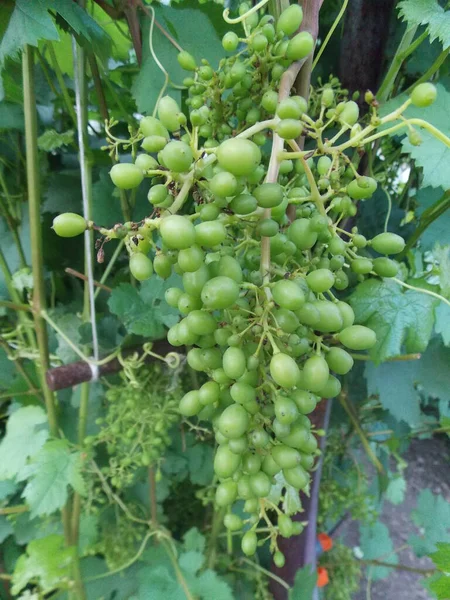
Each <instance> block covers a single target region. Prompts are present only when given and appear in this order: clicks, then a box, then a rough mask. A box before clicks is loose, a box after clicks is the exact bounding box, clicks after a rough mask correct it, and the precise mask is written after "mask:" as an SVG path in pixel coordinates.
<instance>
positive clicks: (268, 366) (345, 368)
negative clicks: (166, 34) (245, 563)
mask: <svg viewBox="0 0 450 600" xmlns="http://www.w3.org/2000/svg"><path fill="white" fill-rule="evenodd" d="M245 10H247V8H246V7H245V6H244V8H242V7H241V11H243V12H245ZM244 16H245V15H244ZM301 21H302V10H301V7H300V6H298V5H291V6H290V7H289V8H287V9H286V10H285V11H284V12H283V13H282V14H281V16H280V18H279V19H278V21H277V22H276V23H275V22H274V20H273V18H272V17H270V16H269V15H266V16H263V17H262V18H261V19H259V18H258V17H257V15H256V14H255V13H253V14H251V15H249V16H248V18H246V19H244V24H245V33H246V35H245V37H244V38H239V37H238V36H237V35H236V34H235V33H234V32H229V33H227V34H226V35H225V36H224V38H223V46H224V49H225V50H226V51H227V52H230V53H234V54H231V55H230V56H228V57H227V58H224V59H223V60H222V61H221V62H220V64H219V68H218V69H217V70H214V69H213V68H212V66H211V65H210V64H209V63H208V61H206V60H203V61H202V62H201V65H198V64H197V63H196V61H195V59H194V58H193V57H192V56H191V55H190V54H189V53H187V52H186V51H183V52H181V53H180V55H179V57H178V58H179V62H180V64H181V65H182V66H183V67H184V68H185V69H186V70H187V71H189V72H190V76H189V77H187V78H186V79H185V81H184V84H185V85H186V87H187V90H188V91H187V95H188V97H187V100H186V104H187V106H188V109H189V115H188V117H186V115H185V114H184V113H183V112H182V111H181V110H180V107H179V106H178V104H177V102H176V101H175V100H174V99H172V98H171V97H169V96H164V97H162V98H161V99H160V101H159V103H158V106H157V117H154V116H146V117H143V118H142V120H141V121H140V126H139V133H138V134H136V136H134V138H133V139H132V140H131V142H130V146H131V148H132V153H133V160H134V162H133V163H118V164H116V165H115V166H114V167H113V168H112V169H111V178H112V180H113V182H114V184H115V185H116V186H117V187H119V188H121V189H124V190H127V189H133V188H136V187H137V186H139V185H140V184H141V182H142V181H143V179H144V177H147V178H150V179H151V187H150V190H149V192H148V199H149V202H150V204H151V205H152V207H153V212H152V214H151V215H150V216H149V217H148V218H146V219H144V220H143V221H142V222H141V223H132V222H129V223H125V224H123V225H117V226H115V227H114V228H112V229H106V228H98V229H99V231H100V233H101V234H102V235H104V236H106V239H107V240H110V239H118V238H120V239H123V238H125V239H126V243H127V249H128V252H129V254H130V271H131V273H132V275H133V276H134V277H135V278H136V279H137V280H140V281H143V280H146V279H148V278H149V277H151V276H152V274H153V273H156V274H157V275H158V276H159V277H162V278H163V279H166V278H168V277H169V276H170V275H171V273H172V272H176V273H178V274H179V275H181V282H182V283H181V286H180V287H171V288H169V289H168V290H167V292H166V296H165V299H166V301H167V303H168V304H169V305H170V306H171V307H174V308H177V309H178V311H179V312H180V315H181V320H180V321H179V322H178V323H177V324H175V325H174V326H173V327H171V328H170V329H169V331H168V335H167V338H168V341H169V342H170V343H171V344H172V345H173V346H176V347H186V348H187V349H188V350H187V361H188V363H189V365H190V367H191V368H192V369H194V370H195V371H199V372H200V373H202V374H203V376H204V379H205V381H204V383H203V384H202V385H201V387H200V388H199V389H192V390H190V391H188V392H187V393H186V394H185V395H184V396H183V398H182V399H181V401H180V404H179V411H180V413H181V415H183V416H184V417H185V418H187V419H192V418H194V417H196V418H198V419H200V420H206V421H210V422H211V423H212V427H213V430H214V433H215V439H216V442H217V449H216V452H215V458H214V471H215V474H216V478H217V482H218V483H217V489H216V496H215V502H216V504H217V506H218V507H221V508H223V509H226V511H227V512H226V515H225V517H224V524H225V527H226V528H228V529H229V530H231V531H239V530H241V529H243V528H244V527H245V529H246V532H245V533H244V534H243V537H242V550H243V552H244V553H245V554H246V555H252V554H253V553H254V552H255V551H256V549H257V546H258V544H261V543H263V542H264V541H265V540H266V539H270V547H271V551H272V552H273V553H274V560H275V562H276V564H278V565H279V566H282V565H283V564H284V557H283V555H282V554H281V552H280V551H279V550H278V545H277V536H278V534H280V535H281V536H283V537H289V536H290V535H293V534H298V533H299V532H300V531H301V529H302V525H301V523H299V522H294V521H293V520H292V519H291V515H289V514H285V513H284V512H283V511H282V510H281V509H280V508H279V506H277V505H276V504H275V503H274V502H272V501H271V500H270V498H269V496H270V492H271V489H272V485H273V483H274V482H275V481H276V482H277V483H278V484H280V485H282V487H283V488H284V489H285V490H290V489H292V488H294V489H295V490H304V491H307V490H308V486H309V481H310V475H309V472H310V470H311V469H312V468H313V466H314V462H315V458H316V456H317V455H318V443H317V439H316V437H315V435H314V431H313V430H312V426H311V421H310V419H309V418H308V415H309V414H310V413H311V412H312V411H313V410H314V409H315V407H316V405H317V403H318V402H319V401H320V399H321V398H333V397H335V396H336V395H338V394H339V393H340V390H341V383H340V380H339V376H342V375H345V374H346V373H348V372H349V371H350V369H351V368H352V366H353V357H352V351H353V350H356V351H364V350H368V349H370V348H371V347H373V346H374V344H375V343H376V336H375V333H374V332H373V331H372V330H371V329H369V328H368V327H364V326H361V325H358V324H355V322H354V321H355V315H354V312H353V310H352V307H351V306H350V304H349V303H348V302H346V301H345V300H342V299H341V297H342V292H343V291H345V290H346V289H347V288H349V286H351V285H353V284H354V283H356V282H359V281H362V280H364V279H365V278H367V277H394V276H395V275H396V274H397V271H398V263H397V262H396V261H395V260H393V259H392V258H390V256H391V255H395V254H397V253H399V252H401V251H402V250H403V249H404V246H405V242H404V240H403V238H402V237H400V236H399V235H396V234H394V233H389V232H384V233H380V234H379V235H377V236H375V237H374V238H373V239H371V240H368V239H366V238H365V237H364V236H363V235H362V234H361V233H359V232H358V230H357V228H355V227H354V228H351V229H350V230H349V227H346V222H347V221H348V219H351V218H352V217H353V216H354V215H355V214H356V212H357V205H358V202H362V201H366V200H367V199H369V198H371V197H372V196H373V194H374V192H375V190H376V189H377V181H376V180H375V179H374V178H372V177H370V176H365V175H360V174H359V173H358V170H357V167H358V161H359V159H360V154H361V153H360V152H359V150H360V149H362V148H363V147H364V145H365V144H367V143H370V142H371V141H372V140H373V139H376V138H377V137H379V135H382V134H377V133H376V131H377V128H378V127H379V126H380V125H384V124H385V123H389V122H392V121H395V120H397V119H399V118H401V117H402V113H403V111H404V110H405V109H406V107H407V106H408V105H409V104H410V103H414V104H415V105H417V106H427V105H429V104H431V103H432V102H433V100H434V97H435V89H434V87H433V86H432V85H431V84H422V85H420V86H418V87H417V88H416V89H415V90H414V92H413V95H412V97H411V98H410V99H408V100H407V101H406V102H405V103H404V105H402V106H401V107H400V108H398V109H396V110H395V111H394V112H393V113H390V114H389V115H387V116H386V117H380V116H379V115H378V112H377V106H378V105H377V102H376V99H375V98H374V97H373V94H371V93H368V94H366V102H367V103H368V104H369V113H368V115H367V116H366V117H364V120H362V122H360V118H359V117H360V115H359V107H358V104H356V102H354V101H353V100H348V97H347V92H346V91H345V90H342V89H341V88H340V84H339V82H338V81H337V80H336V79H335V78H330V80H329V81H328V82H327V83H326V84H325V85H321V86H319V88H317V89H316V90H315V91H314V93H313V94H312V96H311V98H310V100H309V101H308V99H306V98H303V97H301V96H299V95H296V94H295V93H292V90H291V85H292V83H293V79H289V77H290V75H291V74H292V72H293V71H295V69H297V71H298V69H299V68H300V67H301V64H302V61H303V60H304V59H305V58H306V57H307V56H308V55H309V54H310V53H311V52H312V51H313V48H314V40H313V38H312V36H311V35H310V34H309V33H308V32H305V31H303V32H300V33H296V32H297V31H298V29H299V27H300V25H301ZM289 82H291V83H290V84H289ZM430 86H431V87H430ZM412 127H413V126H412V125H411V126H410V128H411V131H414V130H413V128H412ZM300 136H303V138H304V141H305V144H306V150H303V149H302V148H301V146H299V144H298V143H297V141H296V140H298V139H299V137H300ZM137 143H140V144H141V147H142V150H143V152H141V153H139V154H137V155H136V152H135V148H136V145H137ZM349 151H353V154H351V153H350V152H349ZM188 207H189V208H188ZM182 212H184V214H180V213H182ZM58 219H60V222H58ZM80 219H81V220H80ZM71 223H73V227H71ZM340 225H342V227H340ZM86 227H92V224H87V223H86V222H85V221H84V220H83V219H82V218H81V217H79V216H78V215H60V217H57V219H56V222H55V224H54V228H55V230H56V231H57V233H59V234H60V235H76V234H78V233H81V232H82V231H83V230H84V229H86ZM238 500H243V501H244V512H245V514H246V515H248V516H247V517H246V518H244V519H242V518H241V517H240V516H238V515H237V514H236V513H235V512H233V510H232V507H233V505H234V503H235V502H236V501H238ZM261 520H264V524H265V526H264V529H263V531H264V535H263V537H261V536H260V537H258V533H259V529H258V525H259V523H260V521H261Z"/></svg>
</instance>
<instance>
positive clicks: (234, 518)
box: [223, 513, 243, 531]
mask: <svg viewBox="0 0 450 600" xmlns="http://www.w3.org/2000/svg"><path fill="white" fill-rule="evenodd" d="M223 524H224V525H225V527H226V528H227V529H229V530H230V531H239V529H242V525H243V523H242V519H241V518H240V517H239V516H238V515H235V514H233V513H228V514H227V515H225V517H224V519H223Z"/></svg>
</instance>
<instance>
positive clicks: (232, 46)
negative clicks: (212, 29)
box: [222, 31, 239, 52]
mask: <svg viewBox="0 0 450 600" xmlns="http://www.w3.org/2000/svg"><path fill="white" fill-rule="evenodd" d="M238 44H239V38H238V36H237V35H236V34H235V33H234V31H228V32H227V33H226V34H225V35H224V36H223V38H222V46H223V48H224V50H226V51H227V52H234V51H235V50H236V48H237V47H238Z"/></svg>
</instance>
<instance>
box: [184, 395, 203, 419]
mask: <svg viewBox="0 0 450 600" xmlns="http://www.w3.org/2000/svg"><path fill="white" fill-rule="evenodd" d="M202 408H203V406H202V404H201V402H200V398H199V394H198V390H192V391H190V392H187V394H185V395H184V396H183V397H182V398H181V400H180V406H179V411H180V413H181V414H182V415H183V416H184V417H193V416H194V415H196V414H198V413H199V412H200V411H201V409H202Z"/></svg>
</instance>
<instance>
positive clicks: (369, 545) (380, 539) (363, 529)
mask: <svg viewBox="0 0 450 600" xmlns="http://www.w3.org/2000/svg"><path fill="white" fill-rule="evenodd" d="M359 534H360V547H361V550H362V551H363V554H364V559H366V560H372V559H373V560H377V559H380V557H383V561H385V562H389V563H391V564H393V565H395V564H397V563H398V557H397V554H396V553H395V552H394V544H393V542H392V540H391V536H390V535H389V529H388V528H387V527H386V525H385V524H384V523H381V521H378V522H377V523H375V524H374V525H360V526H359ZM368 569H369V573H370V576H371V577H372V578H373V579H374V580H377V579H385V578H386V577H388V576H389V575H390V574H391V571H392V569H390V568H389V567H373V566H370V567H368Z"/></svg>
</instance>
